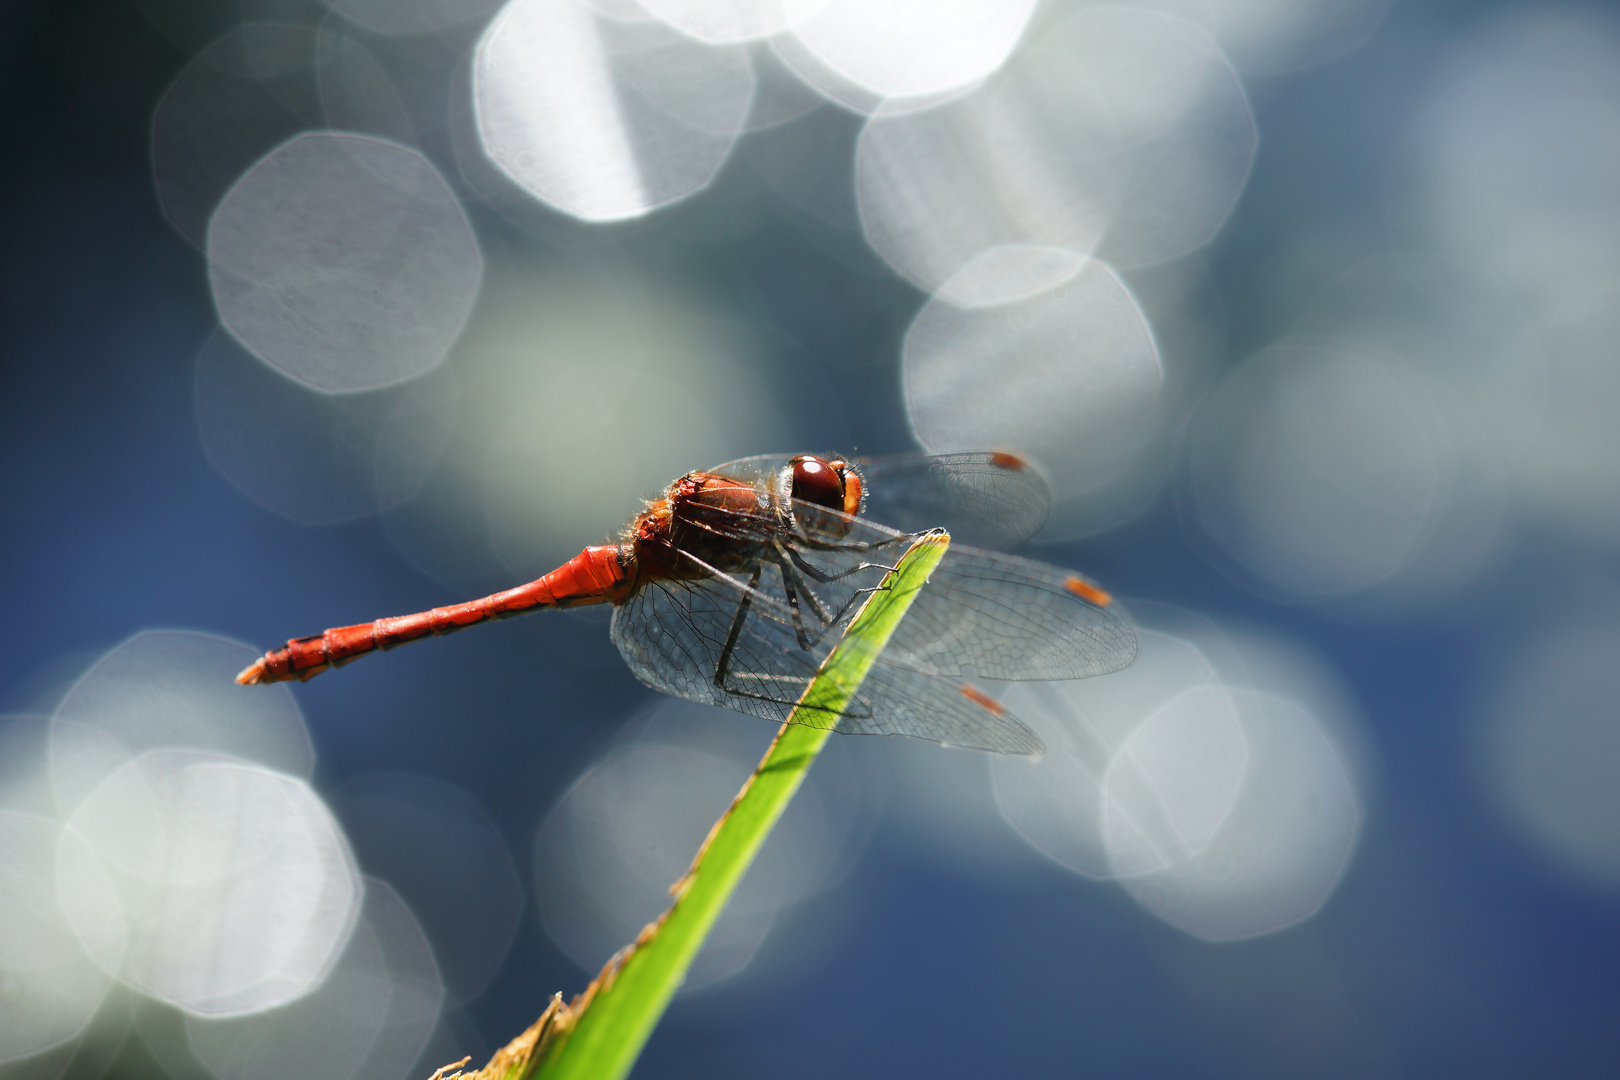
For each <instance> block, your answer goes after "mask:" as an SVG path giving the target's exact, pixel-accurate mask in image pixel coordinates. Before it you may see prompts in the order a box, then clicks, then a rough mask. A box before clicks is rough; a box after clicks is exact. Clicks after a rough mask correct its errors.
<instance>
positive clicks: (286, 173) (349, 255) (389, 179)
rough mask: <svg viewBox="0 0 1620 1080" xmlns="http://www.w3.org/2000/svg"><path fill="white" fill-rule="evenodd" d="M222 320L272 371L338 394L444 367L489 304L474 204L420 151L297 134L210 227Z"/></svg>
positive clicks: (230, 196) (262, 163) (249, 177)
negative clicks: (480, 302) (483, 302)
mask: <svg viewBox="0 0 1620 1080" xmlns="http://www.w3.org/2000/svg"><path fill="white" fill-rule="evenodd" d="M207 253H208V268H209V285H210V288H211V289H212V291H213V296H214V306H215V308H216V310H217V311H218V312H219V318H220V322H221V323H222V324H223V325H224V326H225V327H226V329H228V330H229V331H230V332H231V334H232V335H233V336H235V338H236V339H237V340H238V341H239V342H241V343H242V345H243V346H244V347H246V348H247V349H248V350H249V351H251V352H252V353H253V354H254V355H256V356H258V357H259V358H260V359H261V360H263V361H264V362H265V363H267V364H269V365H270V366H271V367H273V368H275V369H276V370H278V371H280V372H282V373H283V374H285V375H287V376H288V377H289V378H293V379H297V380H299V381H300V382H303V383H306V384H308V385H310V386H312V387H316V388H318V389H321V390H327V391H353V390H366V389H374V388H377V387H381V386H388V385H391V384H393V383H398V382H402V381H404V380H406V379H410V378H413V377H415V376H418V375H421V374H423V373H424V372H427V371H430V370H432V369H433V368H435V367H437V366H438V365H439V364H440V363H441V362H442V361H443V360H444V358H445V356H446V354H448V353H449V351H450V348H451V346H452V345H454V344H455V341H456V338H457V337H459V336H460V334H461V330H462V327H463V326H464V325H465V324H466V322H467V318H468V316H469V315H470V314H471V312H472V307H473V303H474V301H475V300H476V299H477V297H478V289H479V285H480V283H481V281H482V279H483V269H484V263H483V256H482V254H481V253H480V251H479V248H478V243H477V240H476V239H475V238H474V236H473V233H472V227H471V226H470V225H469V224H468V222H467V218H466V215H465V214H463V213H462V210H461V205H460V203H459V202H458V201H457V200H456V197H455V195H454V194H453V193H452V192H451V191H450V188H449V186H448V185H447V184H446V183H445V180H444V178H443V177H442V176H440V175H439V172H438V170H437V169H436V168H434V166H433V164H432V163H431V162H429V161H428V160H427V158H425V157H423V156H422V155H421V154H420V153H419V152H417V151H415V150H413V149H410V148H409V147H405V146H401V145H398V144H396V143H391V142H387V141H384V140H382V139H375V138H368V137H364V136H359V135H347V134H341V133H337V132H314V133H307V134H303V135H299V136H296V137H294V138H292V139H290V140H288V141H287V142H285V143H283V144H282V145H280V146H279V147H277V148H275V149H274V150H273V151H271V152H270V153H269V154H267V155H266V156H265V157H263V158H262V159H260V160H259V161H258V162H257V163H256V164H254V165H253V167H252V168H250V169H249V170H248V171H247V172H245V173H244V174H242V176H241V177H240V178H239V179H238V180H237V181H236V183H235V185H234V186H232V188H231V190H230V191H229V192H227V193H226V195H225V197H224V198H223V199H222V200H221V201H220V204H219V206H218V208H217V209H215V211H214V214H213V217H212V218H210V219H209V223H208V241H207Z"/></svg>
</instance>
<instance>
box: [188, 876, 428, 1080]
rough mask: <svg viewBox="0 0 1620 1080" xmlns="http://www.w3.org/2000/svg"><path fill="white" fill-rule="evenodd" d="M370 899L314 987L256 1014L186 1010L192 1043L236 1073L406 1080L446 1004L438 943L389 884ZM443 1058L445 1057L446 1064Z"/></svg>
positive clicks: (368, 890)
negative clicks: (216, 1014) (219, 1014)
mask: <svg viewBox="0 0 1620 1080" xmlns="http://www.w3.org/2000/svg"><path fill="white" fill-rule="evenodd" d="M364 885H365V905H364V908H363V909H362V912H361V915H360V918H359V920H358V922H357V923H356V924H355V928H354V933H353V934H352V935H350V937H349V940H348V943H347V946H346V947H345V948H344V949H343V952H342V954H341V955H340V956H339V957H338V958H337V960H336V962H335V963H334V964H333V966H332V970H331V973H330V974H329V975H327V977H326V978H325V980H324V981H322V983H321V984H320V986H319V987H318V988H316V989H315V990H314V991H313V992H312V993H310V994H308V995H307V996H305V997H303V998H301V999H300V1000H298V1001H295V1002H293V1003H291V1004H289V1005H285V1006H283V1007H281V1008H278V1009H272V1010H269V1011H266V1012H260V1013H256V1014H254V1015H251V1016H236V1017H225V1018H221V1017H208V1016H197V1015H194V1014H189V1013H188V1014H187V1015H186V1017H185V1037H186V1042H187V1043H188V1044H189V1045H190V1047H191V1052H192V1054H193V1055H194V1056H195V1057H196V1059H197V1060H198V1061H200V1062H201V1063H202V1064H203V1065H204V1066H205V1067H206V1068H207V1069H208V1070H209V1071H210V1072H212V1073H213V1074H214V1075H215V1076H218V1077H223V1078H228V1080H277V1078H279V1077H285V1076H288V1075H295V1076H299V1077H303V1078H305V1080H407V1078H408V1077H410V1076H412V1075H413V1070H415V1071H416V1072H420V1073H421V1075H424V1076H425V1075H427V1069H431V1068H432V1067H433V1066H432V1065H427V1068H426V1069H424V1068H422V1067H420V1066H419V1065H418V1060H417V1059H418V1058H419V1057H421V1055H422V1051H423V1049H424V1048H425V1047H426V1046H427V1045H428V1040H429V1039H430V1038H431V1037H432V1035H433V1031H434V1027H435V1025H436V1024H437V1023H438V1020H439V1016H440V1013H441V1011H442V1009H443V1006H444V992H443V987H442V986H441V984H440V981H439V968H438V964H437V962H436V961H435V959H434V956H433V948H432V945H431V943H430V942H429V941H428V938H427V936H426V935H425V934H424V933H423V931H422V927H421V926H420V925H419V924H418V923H417V921H416V918H415V917H414V916H413V915H412V913H411V909H410V908H409V907H408V906H407V905H406V904H405V902H404V901H403V900H402V899H400V896H399V894H398V893H397V892H396V891H394V889H392V888H391V887H390V886H389V885H388V884H387V883H386V882H383V881H379V880H377V879H376V878H367V879H366V880H365V882H364ZM439 1064H442V1062H440V1063H439Z"/></svg>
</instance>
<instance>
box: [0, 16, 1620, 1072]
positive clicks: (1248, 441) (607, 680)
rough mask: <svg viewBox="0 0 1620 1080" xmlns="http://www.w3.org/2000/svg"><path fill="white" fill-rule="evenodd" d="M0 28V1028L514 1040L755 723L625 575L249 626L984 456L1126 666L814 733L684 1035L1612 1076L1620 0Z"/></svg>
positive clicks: (212, 1058)
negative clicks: (720, 698) (640, 651)
mask: <svg viewBox="0 0 1620 1080" xmlns="http://www.w3.org/2000/svg"><path fill="white" fill-rule="evenodd" d="M0 80H3V87H4V93H3V99H4V100H5V102H6V108H5V110H4V113H3V117H0V128H3V130H4V145H5V147H6V152H5V155H4V161H5V164H4V167H3V170H0V183H3V185H4V199H3V201H0V238H3V242H0V312H3V315H0V349H3V353H0V355H3V357H4V362H3V369H0V380H3V381H0V466H3V468H4V476H5V484H4V491H3V498H0V558H3V561H4V564H5V565H6V566H7V567H8V572H7V573H6V574H5V575H4V576H3V577H0V610H3V611H4V612H5V616H6V617H5V620H4V626H3V628H0V657H3V660H0V713H3V714H4V717H3V719H0V1002H3V1006H0V1074H3V1075H4V1076H6V1077H8V1078H10V1077H17V1078H27V1080H59V1078H69V1077H72V1078H96V1077H101V1076H116V1077H134V1078H145V1077H153V1078H157V1077H171V1078H174V1080H208V1078H214V1080H259V1078H264V1080H268V1078H270V1077H280V1076H286V1075H300V1076H305V1077H315V1078H321V1080H327V1078H330V1080H369V1078H376V1080H396V1078H399V1080H404V1078H413V1077H416V1078H421V1077H426V1076H427V1075H428V1074H429V1073H430V1072H431V1071H432V1070H433V1069H434V1068H435V1067H437V1066H439V1065H441V1064H444V1063H446V1062H449V1061H453V1060H456V1059H458V1058H460V1057H462V1056H464V1055H471V1056H472V1057H473V1059H474V1064H475V1065H476V1064H479V1063H481V1062H482V1061H483V1060H485V1059H486V1058H487V1057H488V1055H489V1054H490V1053H491V1052H492V1051H493V1050H494V1049H495V1048H497V1047H499V1046H500V1045H502V1044H503V1043H505V1042H506V1041H507V1040H508V1039H510V1038H511V1037H513V1036H515V1035H516V1034H518V1033H519V1032H520V1031H521V1030H522V1029H523V1028H524V1027H526V1026H527V1025H528V1023H529V1022H530V1021H532V1020H533V1019H534V1017H535V1016H536V1015H538V1013H539V1012H540V1010H541V1009H542V1008H543V1007H544V1004H545V1002H546V1000H547V998H548V997H549V996H550V995H551V994H552V993H553V992H554V991H558V990H560V991H563V992H564V993H565V994H572V993H575V992H577V991H579V990H580V989H582V988H583V986H584V985H585V983H586V982H587V981H588V979H589V978H590V976H591V975H592V974H594V973H595V971H596V970H597V969H598V968H599V967H600V965H601V964H602V963H603V962H604V961H605V960H606V959H607V958H608V957H609V956H610V955H611V954H612V953H613V952H614V951H615V950H616V949H618V948H619V947H620V946H622V945H623V944H625V943H627V942H629V941H630V940H632V939H633V938H634V936H635V934H636V932H637V930H638V929H639V928H640V927H641V925H642V924H643V923H644V922H646V921H647V920H649V919H650V918H652V917H654V916H655V915H656V914H657V913H658V912H659V911H660V910H661V909H662V907H663V906H664V903H665V895H664V889H665V887H666V886H667V885H668V884H669V883H670V882H671V881H673V880H674V879H675V878H676V877H677V876H678V875H679V874H680V873H681V872H682V870H683V869H684V868H685V866H686V864H687V861H688V859H689V858H690V856H691V853H692V852H693V851H694V850H695V848H696V846H697V844H698V843H699V841H700V840H701V839H702V837H703V835H704V834H705V832H706V830H707V828H708V826H709V824H710V823H711V822H712V821H713V820H714V818H715V817H716V816H718V814H719V813H720V812H721V811H722V810H723V809H724V807H725V806H726V805H727V804H728V802H729V800H730V799H731V797H732V795H733V794H734V793H735V791H736V789H737V787H738V786H739V784H740V783H741V782H742V780H743V778H744V777H745V776H746V775H747V774H748V771H749V770H750V768H751V767H752V764H753V763H754V762H755V761H756V760H757V759H758V757H759V755H760V754H761V753H762V752H763V750H764V747H765V745H766V743H767V742H768V741H769V738H770V736H771V727H770V725H769V724H766V723H764V722H762V721H758V720H754V719H751V718H747V717H743V716H739V715H735V714H730V713H725V712H722V711H719V710H715V709H710V708H706V707H700V706H696V705H690V704H686V703H683V702H679V701H674V700H672V699H668V698H663V697H660V696H658V695H656V694H653V693H652V692H650V691H648V690H645V689H644V688H642V687H641V686H640V685H639V684H638V683H637V682H636V681H635V680H634V678H633V677H632V676H631V675H630V673H629V671H628V670H627V668H626V667H625V665H624V664H623V662H622V661H621V660H620V658H619V656H618V655H617V653H616V651H615V650H614V648H613V646H612V645H611V643H610V641H609V639H608V630H607V618H606V613H604V612H600V611H591V610H587V611H581V612H547V613H541V614H538V615H535V616H532V617H528V618H525V619H520V620H516V621H512V622H507V623H503V624H501V625H499V626H491V627H485V628H481V629H478V630H475V631H472V632H469V633H467V634H462V635H458V636H456V637H453V638H449V639H446V640H443V641H436V642H433V643H430V644H421V645H415V646H412V647H411V648H410V649H407V650H405V651H403V652H397V653H391V654H389V655H388V656H385V657H376V658H371V659H368V660H366V661H365V662H364V663H359V664H356V665H355V666H353V667H351V668H348V669H345V670H344V671H342V672H341V673H334V674H328V675H325V676H323V677H322V678H320V679H319V680H317V681H315V682H313V683H310V684H309V685H307V686H296V687H294V688H292V689H288V688H286V687H285V686H278V687H270V688H256V689H253V690H247V689H243V688H240V687H238V686H236V685H235V684H234V683H232V681H231V677H232V675H233V674H234V673H235V672H236V671H237V670H239V669H240V668H241V667H243V666H244V665H245V664H247V663H248V662H249V661H251V659H252V658H253V657H254V656H255V655H256V654H257V653H259V652H261V651H262V650H263V649H265V648H267V647H270V646H273V645H276V644H279V643H280V642H282V641H284V640H285V639H286V638H288V637H290V636H298V635H303V634H311V633H318V632H319V631H321V630H322V629H323V628H325V627H328V626H335V625H344V624H348V623H353V622H358V621H361V620H365V619H371V618H375V617H378V616H382V615H391V614H403V613H406V612H410V611H416V610H420V609H423V608H428V607H432V606H435V605H440V604H445V603H450V602H454V601H457V600H462V599H467V598H471V597H474V596H478V595H482V594H484V593H486V592H489V591H492V590H494V589H498V588H504V587H508V586H510V585H512V584H516V583H518V582H520V581H524V580H528V579H529V578H531V577H533V576H536V575H537V574H539V573H543V572H544V571H546V570H549V569H550V568H552V567H553V566H555V565H556V564H557V563H559V562H560V561H561V560H563V559H565V558H567V557H568V556H570V555H572V554H574V553H575V552H577V551H578V550H579V549H580V548H581V547H583V546H585V545H586V544H593V543H599V542H602V541H603V540H605V539H607V538H608V537H610V536H613V535H614V534H616V532H617V530H618V529H619V528H620V527H621V526H622V525H623V524H624V522H625V521H626V520H627V519H628V518H629V517H630V516H632V515H633V514H634V513H635V512H636V510H637V509H638V508H639V506H640V505H641V500H643V499H646V498H649V497H653V496H655V495H656V494H657V493H658V492H659V491H660V490H661V489H662V487H663V485H664V484H666V483H667V482H669V481H670V480H672V479H673V478H675V477H676V476H678V475H680V474H681V473H683V472H685V471H687V470H689V469H694V468H701V467H703V466H707V465H712V464H715V463H717V462H720V461H724V460H727V459H729V458H733V457H739V456H743V455H746V454H754V453H763V452H772V451H780V452H784V453H790V452H797V451H804V450H810V451H820V452H833V453H844V454H873V455H876V454H885V453H894V452H904V451H915V450H925V451H931V452H947V451H952V450H964V449H1010V450H1017V451H1020V452H1023V453H1025V454H1027V455H1029V456H1030V457H1032V458H1033V459H1034V460H1036V461H1037V462H1038V463H1039V465H1040V467H1041V468H1042V469H1043V470H1044V471H1045V474H1046V475H1047V477H1048V479H1049V481H1050V485H1051V488H1052V492H1053V512H1052V516H1051V519H1050V520H1049V522H1048V523H1047V525H1046V526H1045V528H1044V529H1043V530H1042V532H1041V533H1040V534H1038V535H1037V536H1036V537H1035V538H1034V540H1033V541H1032V542H1031V543H1029V544H1028V545H1026V546H1025V548H1023V549H1022V552H1023V553H1024V554H1028V555H1030V556H1032V557H1035V558H1040V559H1043V560H1046V561H1049V562H1054V563H1058V564H1061V565H1064V566H1069V567H1074V568H1077V569H1080V570H1083V571H1084V572H1085V573H1087V574H1089V575H1091V576H1093V577H1095V578H1096V579H1097V580H1098V581H1100V582H1102V583H1103V584H1104V586H1105V587H1107V588H1108V589H1110V590H1112V591H1113V592H1114V593H1115V594H1116V595H1118V596H1120V597H1122V598H1123V599H1124V602H1125V603H1126V604H1127V606H1129V608H1130V609H1131V610H1132V611H1133V612H1134V613H1135V615H1136V618H1137V620H1138V622H1139V624H1140V626H1141V628H1142V633H1141V638H1142V650H1141V656H1140V659H1139V660H1138V662H1137V663H1136V665H1135V666H1133V667H1132V668H1130V669H1128V670H1127V671H1124V672H1122V673H1119V674H1117V675H1113V676H1107V677H1103V678H1097V679H1092V680H1086V681H1084V682H1080V683H1075V684H1038V685H1029V684H1025V685H1018V686H1011V687H999V688H993V689H995V690H996V692H997V693H999V694H1001V695H1003V696H1004V697H1005V698H1006V700H1007V701H1008V702H1009V704H1011V705H1012V707H1013V708H1014V709H1015V711H1017V712H1018V713H1019V715H1021V716H1023V717H1025V718H1026V719H1027V720H1028V721H1029V722H1030V724H1031V725H1032V726H1034V727H1036V728H1037V729H1038V730H1039V731H1040V732H1041V734H1042V737H1043V739H1044V740H1045V742H1046V744H1047V747H1048V751H1047V753H1046V755H1045V756H1044V757H1043V758H1041V759H1040V760H1038V761H1029V760H1026V759H994V758H992V757H991V756H989V755H983V754H976V753H971V752H963V751H954V750H945V749H941V748H939V747H936V746H932V745H929V744H924V743H912V742H908V741H905V740H877V739H858V738H854V737H850V738H847V739H834V740H833V741H832V744H831V745H830V747H829V750H828V752H827V753H826V754H825V755H824V757H823V759H822V760H821V761H819V762H818V763H817V764H816V767H815V769H814V771H813V773H812V776H811V780H810V782H809V783H808V784H807V786H806V788H805V789H804V791H803V792H801V794H800V796H799V797H798V799H797V800H796V801H795V803H794V805H793V807H792V809H791V811H790V813H789V814H788V816H787V817H786V818H785V819H784V820H783V822H782V823H781V825H780V827H779V828H778V830H777V833H776V834H775V835H774V836H773V838H772V840H771V843H770V845H769V847H768V848H767V849H766V851H765V852H764V853H763V854H762V856H761V859H760V861H759V863H758V864H757V865H756V867H755V869H754V870H753V871H752V873H751V874H750V876H749V878H748V880H747V881H746V883H745V885H744V888H743V890H742V891H741V892H740V894H739V895H738V897H737V898H736V899H735V901H734V902H733V904H732V905H731V907H730V908H729V909H728V911H727V913H726V915H725V916H724V918H723V920H722V921H721V923H720V925H719V926H718V927H717V929H716V932H715V935H714V937H713V938H712V939H711V941H710V943H709V944H708V946H707V947H706V950H705V952H704V953H703V954H702V956H701V957H700V958H699V960H698V962H697V965H696V966H695V967H694V969H693V971H692V973H691V976H690V978H689V979H688V981H687V984H686V987H685V988H684V989H683V991H682V993H681V994H680V995H679V996H678V997H677V998H676V1000H675V1002H674V1004H673V1006H672V1007H671V1009H670V1011H669V1013H668V1015H667V1017H666V1018H665V1020H664V1021H663V1023H662V1024H661V1025H660V1027H659V1028H658V1030H657V1032H656V1033H655V1034H654V1036H653V1038H652V1041H651V1042H650V1044H649V1045H648V1047H647V1050H646V1053H645V1055H644V1057H643V1058H642V1060H641V1063H640V1064H639V1066H638V1067H637V1072H636V1075H638V1076H644V1077H664V1076H668V1077H732V1076H736V1077H743V1076H748V1077H754V1076H772V1077H784V1078H796V1077H819V1076H828V1075H839V1076H848V1077H865V1076H871V1077H880V1076H881V1077H889V1076H897V1075H898V1076H977V1075H1070V1074H1077V1075H1088V1076H1121V1077H1124V1076H1129V1077H1152V1076H1165V1077H1233V1078H1236V1077H1314V1076H1323V1077H1338V1076H1345V1077H1351V1076H1353V1077H1416V1076H1424V1077H1427V1076H1437V1075H1469V1076H1474V1077H1483V1076H1523V1075H1536V1076H1562V1077H1580V1076H1612V1075H1615V1071H1616V1069H1617V1068H1620V1026H1617V1025H1616V1021H1615V1018H1616V1016H1617V1015H1620V963H1617V961H1620V784H1617V783H1616V777H1617V776H1620V704H1617V702H1620V614H1617V611H1620V608H1617V605H1616V601H1617V600H1620V572H1617V571H1620V561H1617V552H1620V421H1617V420H1616V417H1617V416H1620V12H1616V11H1615V10H1614V9H1613V7H1612V5H1606V4H1579V3H1575V4H1566V5H1548V4H1540V3H1529V2H1527V0H1526V2H1520V3H1512V2H1477V0H1475V2H1468V3H1462V2H1449V3H1448V2H1443V0H1430V2H1425V3H1414V2H1404V3H1403V2H1392V0H1160V2H1154V0H1144V2H1142V3H1140V4H1134V5H1133V4H1123V5H1121V4H1108V5H1103V4H1088V3H1084V2H1067V3H1065V2H1057V0H1044V2H1039V3H1037V2H1036V0H1003V2H997V3H989V2H974V0H930V2H907V0H893V2H884V3H872V2H871V0H867V2H860V0H780V2H774V0H725V2H720V0H713V2H698V0H512V2H511V3H507V4H505V5H504V6H503V5H502V4H501V3H500V0H412V2H410V3H402V2H387V0H323V2H317V0H74V2H57V0H35V2H26V0H23V2H13V3H9V4H6V5H5V6H4V7H3V8H0ZM902 743H903V745H902ZM807 1018H813V1021H812V1022H810V1023H807V1022H806V1021H807Z"/></svg>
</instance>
